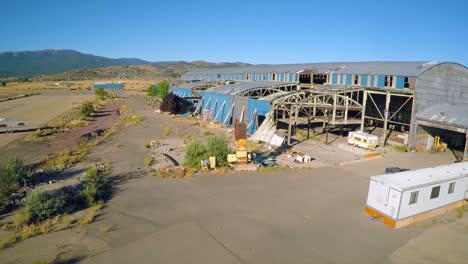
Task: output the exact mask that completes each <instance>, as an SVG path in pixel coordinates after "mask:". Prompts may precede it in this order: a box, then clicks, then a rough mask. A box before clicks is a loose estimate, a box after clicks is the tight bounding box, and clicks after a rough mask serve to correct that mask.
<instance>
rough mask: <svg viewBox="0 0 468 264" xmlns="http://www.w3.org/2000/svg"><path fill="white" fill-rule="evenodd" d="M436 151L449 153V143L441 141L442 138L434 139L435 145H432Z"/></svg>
mask: <svg viewBox="0 0 468 264" xmlns="http://www.w3.org/2000/svg"><path fill="white" fill-rule="evenodd" d="M432 149H433V150H434V151H447V143H444V142H441V141H440V136H435V137H434V144H433V145H432Z"/></svg>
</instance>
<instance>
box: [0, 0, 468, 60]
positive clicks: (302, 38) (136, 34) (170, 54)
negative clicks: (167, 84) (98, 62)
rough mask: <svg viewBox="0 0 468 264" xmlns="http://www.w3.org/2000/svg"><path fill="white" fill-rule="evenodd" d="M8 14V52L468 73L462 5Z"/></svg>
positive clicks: (14, 7) (228, 4) (44, 9)
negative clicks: (396, 64)
mask: <svg viewBox="0 0 468 264" xmlns="http://www.w3.org/2000/svg"><path fill="white" fill-rule="evenodd" d="M2 2H3V1H2ZM1 10H2V12H1V13H2V15H1V17H0V21H1V23H0V51H21V50H40V49H74V50H77V51H80V52H83V53H90V54H94V55H99V56H105V57H110V58H140V59H144V60H148V61H178V60H185V61H194V60H205V61H212V62H224V61H231V62H234V61H241V62H248V63H255V64H261V63H268V64H276V63H277V64H279V63H301V62H334V61H342V62H343V61H382V60H387V61H401V60H402V61H410V60H431V61H452V62H458V63H462V64H464V65H468V12H467V11H468V1H463V0H457V1H454V0H445V1H433V0H426V1H420V0H406V1H403V0H393V1H387V0H380V1H379V0H377V1H376V0H361V1H359V0H358V1H346V0H335V1H314V0H309V1H307V0H306V1H303V0H296V1H274V0H270V1H263V0H260V1H255V0H251V1H244V0H239V1H234V0H232V1H221V0H218V1H216V0H198V1H185V0H178V1H171V0H164V1H161V0H133V1H119V0H113V1H107V0H106V1H104V0H80V1H63V0H62V1H52V0H41V1H37V0H6V1H5V2H3V3H2V5H1Z"/></svg>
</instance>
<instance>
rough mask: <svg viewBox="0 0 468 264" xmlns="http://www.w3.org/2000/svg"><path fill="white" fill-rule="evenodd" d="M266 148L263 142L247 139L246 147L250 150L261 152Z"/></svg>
mask: <svg viewBox="0 0 468 264" xmlns="http://www.w3.org/2000/svg"><path fill="white" fill-rule="evenodd" d="M264 148H265V146H264V144H263V143H258V142H252V141H247V144H246V149H247V151H249V152H260V151H261V150H263V149H264Z"/></svg>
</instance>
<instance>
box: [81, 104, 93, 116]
mask: <svg viewBox="0 0 468 264" xmlns="http://www.w3.org/2000/svg"><path fill="white" fill-rule="evenodd" d="M93 112H94V105H93V103H92V102H89V101H88V102H84V103H82V104H81V108H80V114H81V116H83V117H89V116H91V114H92V113H93Z"/></svg>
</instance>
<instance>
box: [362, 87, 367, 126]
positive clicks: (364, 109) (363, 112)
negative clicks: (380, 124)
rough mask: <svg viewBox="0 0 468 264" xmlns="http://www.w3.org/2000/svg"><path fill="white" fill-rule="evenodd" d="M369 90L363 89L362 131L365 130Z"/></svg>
mask: <svg viewBox="0 0 468 264" xmlns="http://www.w3.org/2000/svg"><path fill="white" fill-rule="evenodd" d="M366 104H367V91H366V90H364V91H363V95H362V112H361V131H364V121H365V117H366Z"/></svg>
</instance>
